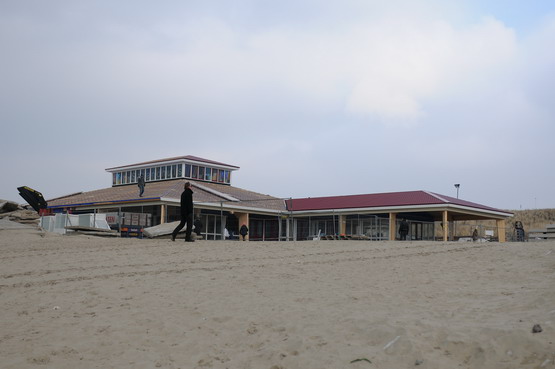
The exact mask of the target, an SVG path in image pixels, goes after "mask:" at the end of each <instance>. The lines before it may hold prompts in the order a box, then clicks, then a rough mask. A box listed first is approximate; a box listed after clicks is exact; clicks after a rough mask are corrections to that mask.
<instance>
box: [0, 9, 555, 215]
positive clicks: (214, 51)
mask: <svg viewBox="0 0 555 369" xmlns="http://www.w3.org/2000/svg"><path fill="white" fill-rule="evenodd" d="M0 50H1V51H0V52H1V58H0V121H1V137H2V139H1V143H0V154H1V157H0V172H1V173H2V174H1V176H0V178H1V180H0V199H9V200H14V201H17V202H20V203H23V202H24V200H23V199H22V198H21V197H20V196H19V195H18V193H17V189H16V188H17V187H18V186H22V185H26V186H29V187H32V188H34V189H36V190H38V191H40V192H42V194H43V195H44V197H45V198H47V199H48V198H54V197H57V196H61V195H65V194H69V193H73V192H78V191H89V190H93V189H99V188H104V187H109V186H110V185H111V177H110V175H109V174H108V173H107V172H105V170H104V169H105V168H109V167H114V166H119V165H124V164H131V163H137V162H141V161H148V160H153V159H160V158H167V157H173V156H181V155H195V156H200V157H204V158H207V159H211V160H216V161H221V162H224V163H228V164H232V165H236V166H239V167H241V169H240V170H238V171H237V172H235V173H234V174H233V177H232V182H233V184H234V185H235V186H238V187H242V188H245V189H249V190H252V191H256V192H261V193H265V194H270V195H273V196H277V197H316V196H329V195H350V194H363V193H378V192H393V191H411V190H428V191H432V192H437V193H440V194H444V195H449V196H456V189H455V187H454V184H455V183H460V191H459V196H460V197H461V198H462V199H465V200H468V201H474V202H478V203H481V204H484V205H489V206H493V207H496V208H501V209H514V210H518V209H521V208H522V209H531V208H555V165H554V161H555V2H553V1H552V0H546V1H520V0H497V1H488V0H467V1H463V0H461V1H457V0H453V1H444V0H421V1H413V0H388V1H383V0H379V1H378V0H376V1H374V0H341V1H327V0H320V1H316V0H294V1H293V0H281V1H262V0H259V1H255V0H250V1H249V0H237V1H227V0H225V1H210V0H204V1H183V0H179V1H178V0H175V1H158V2H152V1H137V0H133V1H131V0H129V1H117V2H114V1H107V0H106V1H102V0H96V1H76V0H68V1H63V0H60V1H56V0H52V1H42V0H37V1H27V0H13V1H12V0H5V1H2V2H0Z"/></svg>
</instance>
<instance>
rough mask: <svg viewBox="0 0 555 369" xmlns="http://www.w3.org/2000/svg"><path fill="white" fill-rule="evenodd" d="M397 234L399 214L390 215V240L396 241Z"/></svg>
mask: <svg viewBox="0 0 555 369" xmlns="http://www.w3.org/2000/svg"><path fill="white" fill-rule="evenodd" d="M396 234H397V213H389V240H390V241H395V235H396Z"/></svg>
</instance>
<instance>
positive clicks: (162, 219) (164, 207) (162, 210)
mask: <svg viewBox="0 0 555 369" xmlns="http://www.w3.org/2000/svg"><path fill="white" fill-rule="evenodd" d="M167 213H168V205H165V204H162V205H160V224H164V223H166V214H167Z"/></svg>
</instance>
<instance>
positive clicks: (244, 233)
mask: <svg viewBox="0 0 555 369" xmlns="http://www.w3.org/2000/svg"><path fill="white" fill-rule="evenodd" d="M239 234H240V235H241V236H242V237H243V241H245V237H246V236H247V234H249V229H248V228H247V226H246V225H245V224H243V225H242V226H241V229H239Z"/></svg>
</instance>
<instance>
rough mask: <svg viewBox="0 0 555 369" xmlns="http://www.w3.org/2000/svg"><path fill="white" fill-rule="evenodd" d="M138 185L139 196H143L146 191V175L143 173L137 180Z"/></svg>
mask: <svg viewBox="0 0 555 369" xmlns="http://www.w3.org/2000/svg"><path fill="white" fill-rule="evenodd" d="M137 186H139V197H143V193H144V192H145V177H144V176H143V175H142V174H141V175H140V176H139V179H138V180H137Z"/></svg>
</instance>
